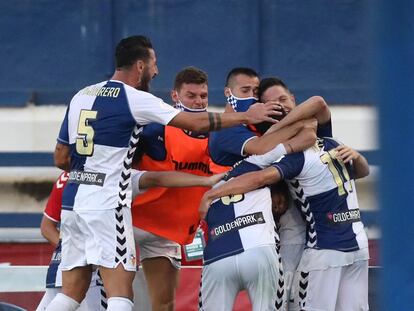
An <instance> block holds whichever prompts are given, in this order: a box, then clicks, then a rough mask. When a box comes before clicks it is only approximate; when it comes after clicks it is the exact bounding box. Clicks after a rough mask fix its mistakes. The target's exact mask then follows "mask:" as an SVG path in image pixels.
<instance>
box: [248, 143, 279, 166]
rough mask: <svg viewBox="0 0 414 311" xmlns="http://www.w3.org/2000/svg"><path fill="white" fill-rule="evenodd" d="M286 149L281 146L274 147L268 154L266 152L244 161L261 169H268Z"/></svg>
mask: <svg viewBox="0 0 414 311" xmlns="http://www.w3.org/2000/svg"><path fill="white" fill-rule="evenodd" d="M286 153H287V152H286V149H285V146H284V145H283V144H279V145H277V146H276V147H274V148H273V149H272V150H270V151H269V152H266V153H265V154H260V155H259V154H255V155H252V156H250V157H248V158H247V159H246V161H247V162H250V163H253V164H256V165H257V166H260V167H261V168H264V167H268V166H269V165H271V164H272V163H273V162H275V161H277V160H279V159H280V158H281V157H282V156H284V155H285V154H286Z"/></svg>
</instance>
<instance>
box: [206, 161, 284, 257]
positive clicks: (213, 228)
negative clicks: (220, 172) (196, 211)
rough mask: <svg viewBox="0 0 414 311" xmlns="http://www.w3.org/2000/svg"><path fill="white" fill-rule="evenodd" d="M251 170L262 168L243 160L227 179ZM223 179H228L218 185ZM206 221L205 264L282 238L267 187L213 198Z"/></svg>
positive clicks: (273, 243) (276, 241)
mask: <svg viewBox="0 0 414 311" xmlns="http://www.w3.org/2000/svg"><path fill="white" fill-rule="evenodd" d="M252 170H260V167H258V166H256V165H255V164H251V163H249V162H246V161H244V162H241V164H240V165H238V166H236V167H235V168H234V169H233V170H232V171H230V172H229V173H228V175H227V176H226V177H225V180H229V179H230V178H233V177H235V176H238V175H240V174H242V173H244V172H248V171H252ZM223 182H225V181H221V182H220V183H218V184H216V186H219V185H220V184H222V183H223ZM206 221H207V224H208V240H207V244H206V247H205V248H204V264H210V263H212V262H214V261H217V260H220V259H223V258H226V257H229V256H232V255H236V254H239V253H242V252H244V251H245V250H247V249H250V248H253V247H259V246H265V245H275V244H276V243H278V241H279V237H278V235H277V233H276V226H275V222H274V220H273V214H272V200H271V196H270V190H269V188H268V187H265V188H261V189H257V190H254V191H250V192H247V193H245V194H239V195H234V196H226V197H222V198H220V199H217V200H215V201H213V202H212V205H211V206H210V209H209V210H208V213H207V216H206Z"/></svg>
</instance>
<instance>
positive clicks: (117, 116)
mask: <svg viewBox="0 0 414 311" xmlns="http://www.w3.org/2000/svg"><path fill="white" fill-rule="evenodd" d="M179 112H180V111H179V110H177V109H175V108H173V107H171V106H170V105H168V104H165V103H164V102H163V101H162V100H161V99H160V98H157V97H155V96H153V95H152V94H150V93H147V92H142V91H138V90H136V89H135V88H133V87H131V86H129V85H127V84H124V83H122V82H120V81H115V80H110V81H105V82H101V83H98V84H95V85H91V86H88V87H86V88H84V89H82V90H80V91H79V92H78V93H77V94H76V95H75V96H74V97H73V99H72V101H71V102H70V105H69V106H68V109H67V111H66V115H65V119H64V121H63V123H62V126H61V130H60V133H59V137H58V142H59V143H61V144H66V145H68V146H70V149H71V171H70V175H69V181H68V184H67V186H66V188H65V191H64V193H63V198H62V208H63V209H72V208H73V209H74V210H79V209H82V210H104V209H112V208H118V207H125V206H128V207H130V206H131V183H130V177H131V162H132V158H133V155H134V152H135V148H136V145H137V143H138V138H139V133H140V131H141V129H142V126H143V125H146V124H148V123H151V122H156V123H160V124H164V125H166V124H168V123H169V122H170V121H171V120H172V119H173V118H174V117H175V116H176V115H177V114H178V113H179Z"/></svg>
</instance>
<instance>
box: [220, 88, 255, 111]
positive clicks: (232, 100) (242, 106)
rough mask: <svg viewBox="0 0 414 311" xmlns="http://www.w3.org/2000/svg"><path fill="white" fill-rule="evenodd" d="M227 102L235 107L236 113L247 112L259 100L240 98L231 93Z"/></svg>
mask: <svg viewBox="0 0 414 311" xmlns="http://www.w3.org/2000/svg"><path fill="white" fill-rule="evenodd" d="M227 102H228V103H229V104H230V105H231V106H232V107H233V109H234V111H237V112H245V111H247V110H248V109H249V107H250V106H251V105H253V104H254V103H256V102H257V98H254V97H247V98H239V97H236V96H234V95H233V94H232V93H231V91H230V96H228V97H227Z"/></svg>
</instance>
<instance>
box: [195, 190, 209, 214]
mask: <svg viewBox="0 0 414 311" xmlns="http://www.w3.org/2000/svg"><path fill="white" fill-rule="evenodd" d="M211 201H212V200H211V199H210V198H209V197H208V191H207V192H206V193H204V195H203V197H202V198H201V201H200V206H199V208H198V215H199V216H200V219H204V218H205V217H206V215H207V212H208V209H209V208H210V204H211Z"/></svg>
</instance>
